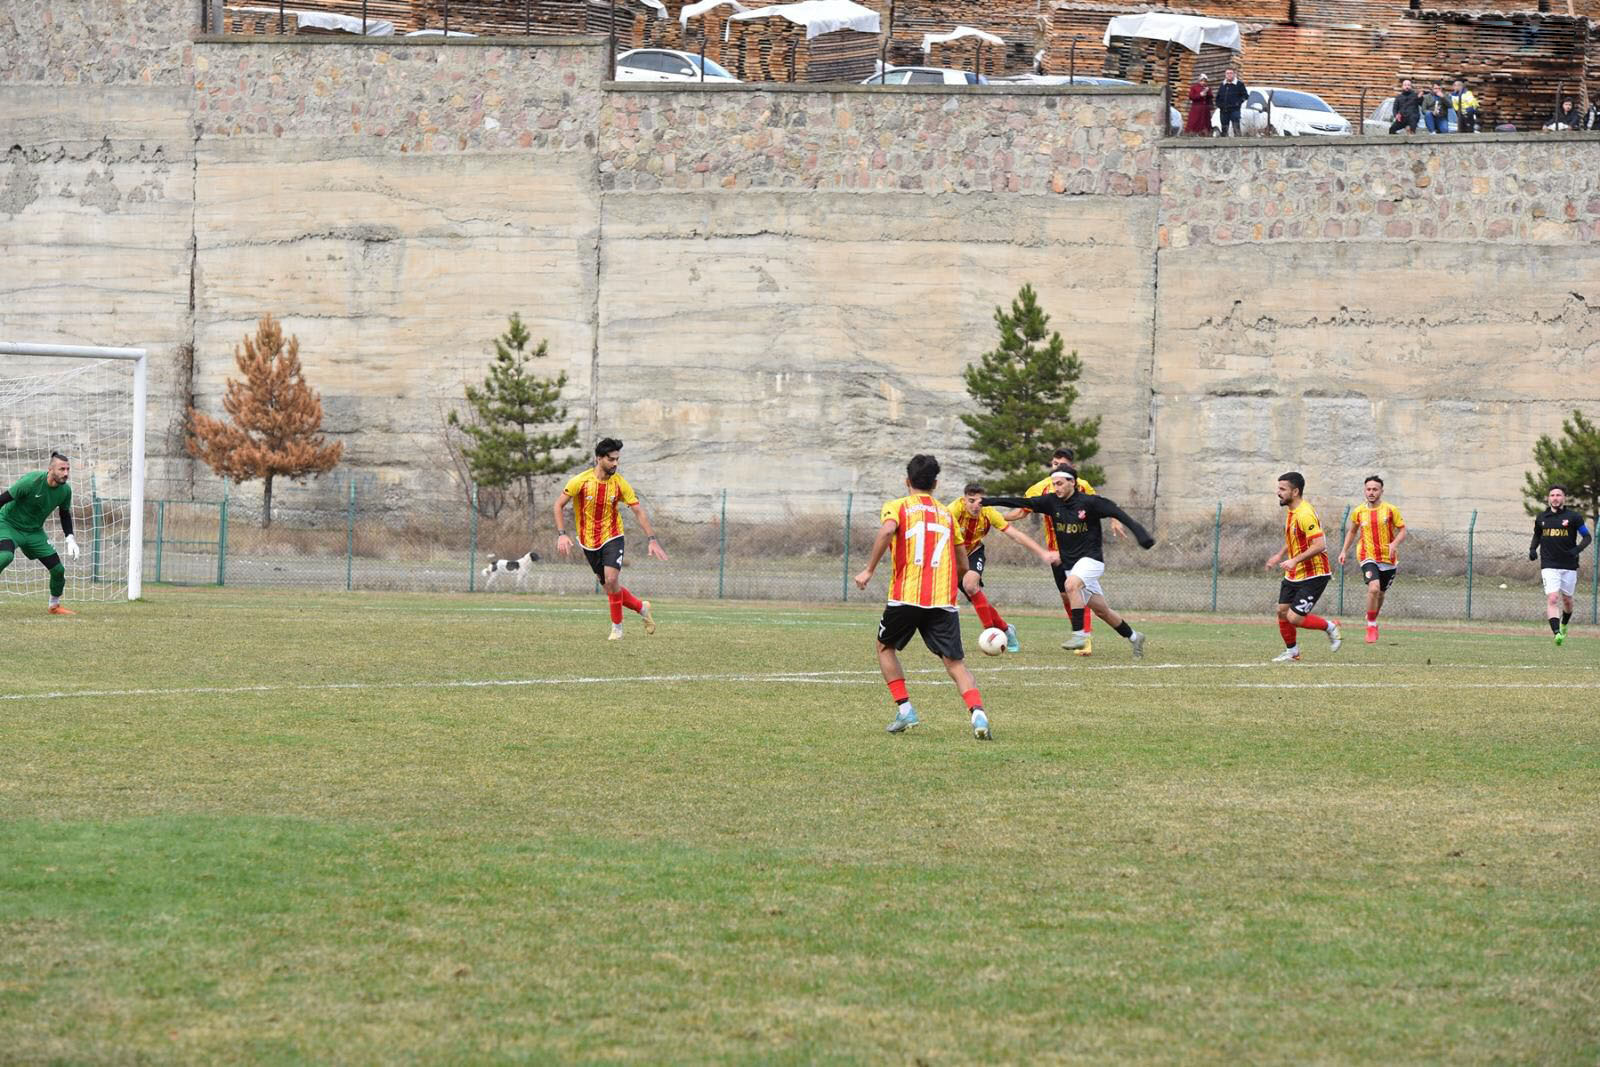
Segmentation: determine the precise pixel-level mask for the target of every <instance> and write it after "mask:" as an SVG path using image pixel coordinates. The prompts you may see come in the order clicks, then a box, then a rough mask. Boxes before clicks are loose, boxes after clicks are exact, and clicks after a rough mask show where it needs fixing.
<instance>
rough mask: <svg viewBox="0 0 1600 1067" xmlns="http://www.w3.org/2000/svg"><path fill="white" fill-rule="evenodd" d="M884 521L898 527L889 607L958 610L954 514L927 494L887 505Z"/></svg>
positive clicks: (890, 582) (913, 495) (906, 497)
mask: <svg viewBox="0 0 1600 1067" xmlns="http://www.w3.org/2000/svg"><path fill="white" fill-rule="evenodd" d="M882 517H883V521H885V522H893V523H894V524H895V526H896V530H895V534H894V547H893V552H894V577H892V578H890V579H889V603H891V604H910V605H913V606H914V607H919V608H950V609H951V610H954V609H955V606H956V555H955V538H954V531H955V521H954V520H953V519H952V518H951V517H950V510H949V509H948V508H946V507H945V506H944V505H943V504H941V503H939V502H938V501H937V500H935V499H934V498H933V497H932V496H930V495H929V494H927V493H912V494H911V495H910V496H903V497H901V498H899V499H898V500H891V501H889V502H888V503H886V504H884V505H883V511H882Z"/></svg>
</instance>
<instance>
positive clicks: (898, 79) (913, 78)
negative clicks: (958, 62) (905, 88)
mask: <svg viewBox="0 0 1600 1067" xmlns="http://www.w3.org/2000/svg"><path fill="white" fill-rule="evenodd" d="M861 84H862V85H988V84H989V79H988V78H986V77H984V76H983V75H982V74H974V73H972V72H971V71H969V70H955V69H953V68H951V67H890V68H889V69H888V70H885V71H882V72H881V73H878V74H874V75H873V76H872V77H870V78H867V79H865V80H864V81H862V83H861Z"/></svg>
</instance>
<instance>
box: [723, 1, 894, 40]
mask: <svg viewBox="0 0 1600 1067" xmlns="http://www.w3.org/2000/svg"><path fill="white" fill-rule="evenodd" d="M773 15H776V16H778V17H779V18H782V19H788V20H789V21H790V22H792V23H794V24H795V25H796V26H804V27H805V28H806V40H808V41H809V40H811V38H813V37H820V36H821V35H823V34H824V33H832V32H834V31H835V30H857V31H859V32H861V33H877V32H878V13H877V12H876V11H874V10H872V9H871V8H869V7H862V6H861V5H860V4H856V3H851V0H800V3H798V4H774V5H772V6H771V7H760V8H756V9H755V10H754V11H741V12H739V13H738V14H737V15H729V16H728V25H729V27H731V26H732V24H733V23H735V22H748V21H749V20H751V19H764V18H770V17H772V16H773ZM722 36H723V39H724V40H726V39H727V36H728V30H727V28H724V29H723V31H722Z"/></svg>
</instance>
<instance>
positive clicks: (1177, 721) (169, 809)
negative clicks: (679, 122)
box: [0, 582, 1600, 1064]
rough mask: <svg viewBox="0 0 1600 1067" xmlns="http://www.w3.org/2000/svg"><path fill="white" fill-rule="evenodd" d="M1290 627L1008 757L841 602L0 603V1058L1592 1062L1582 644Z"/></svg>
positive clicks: (1590, 784) (1061, 680)
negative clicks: (1336, 633) (1296, 638)
mask: <svg viewBox="0 0 1600 1067" xmlns="http://www.w3.org/2000/svg"><path fill="white" fill-rule="evenodd" d="M643 584H645V583H643V582H641V585H643ZM1271 595H1272V589H1271V588H1270V586H1269V585H1266V584H1264V585H1263V601H1262V603H1263V612H1262V616H1261V618H1260V619H1259V620H1258V621H1255V622H1253V623H1251V624H1248V625H1243V624H1238V623H1234V624H1229V623H1226V622H1220V621H1218V620H1214V619H1203V618H1198V617H1196V618H1189V619H1181V620H1180V619H1173V618H1163V619H1152V620H1148V621H1141V620H1139V619H1138V618H1137V617H1135V622H1136V623H1138V624H1140V625H1141V626H1142V628H1145V629H1147V630H1148V631H1149V633H1150V634H1151V642H1150V646H1149V655H1148V658H1147V660H1146V661H1145V662H1144V663H1142V664H1139V665H1134V664H1133V663H1131V662H1130V660H1129V658H1128V651H1127V646H1126V644H1125V643H1124V642H1122V641H1121V640H1120V639H1118V638H1116V637H1115V636H1114V635H1112V634H1110V633H1108V632H1106V631H1105V630H1104V628H1103V627H1102V628H1100V629H1099V630H1097V633H1096V636H1097V640H1096V652H1097V654H1096V655H1095V657H1093V659H1091V660H1089V661H1081V660H1074V659H1073V658H1072V657H1070V656H1068V655H1067V654H1065V653H1063V652H1061V651H1060V650H1059V649H1058V648H1057V644H1058V643H1059V641H1060V640H1061V639H1062V637H1063V636H1064V629H1065V627H1064V625H1063V624H1062V623H1061V622H1060V621H1059V620H1057V619H1054V618H1046V617H1043V616H1019V617H1017V618H1016V619H1015V621H1016V622H1017V623H1018V628H1019V630H1020V631H1021V633H1022V638H1023V642H1024V651H1023V653H1022V654H1021V655H1018V656H1007V657H1002V658H999V659H986V658H984V657H981V656H977V655H975V654H974V656H973V658H972V665H973V667H974V669H975V670H976V672H977V674H978V677H979V681H980V684H981V686H982V689H983V693H984V696H985V702H986V704H987V705H988V707H989V708H990V711H991V715H992V719H993V723H994V730H995V740H994V741H993V742H992V743H988V744H983V743H979V742H975V741H974V740H973V739H972V737H971V736H970V733H969V731H968V729H967V726H966V719H965V716H964V714H962V711H961V706H960V700H959V697H958V696H957V694H956V692H955V689H954V687H953V686H952V685H951V684H950V682H949V681H948V680H947V679H946V678H945V676H944V674H943V671H942V670H941V669H940V668H939V666H938V664H937V662H936V661H935V660H934V659H933V658H932V657H931V656H930V655H929V654H928V653H927V652H926V651H925V650H923V649H922V648H921V647H920V644H916V645H913V647H912V648H910V649H908V650H907V652H906V654H905V657H904V659H905V663H906V666H907V667H908V669H909V670H910V671H911V676H910V685H911V694H912V698H913V700H914V701H915V702H916V704H917V706H918V709H919V712H920V714H921V716H922V719H923V722H924V725H923V726H922V727H921V728H920V729H919V730H917V731H913V732H912V733H910V734H909V735H907V736H903V737H890V736H887V735H886V734H885V733H884V731H883V727H884V725H885V724H886V723H887V722H888V721H889V719H890V718H891V717H892V713H893V707H892V704H891V703H890V701H889V700H888V697H887V694H886V691H885V689H884V686H883V684H882V682H881V681H880V680H879V678H878V676H877V670H876V665H875V662H874V658H873V654H872V636H873V628H874V624H875V622H876V609H874V608H872V607H867V606H851V607H839V608H832V607H827V606H805V605H780V604H749V603H745V604H734V603H704V602H695V603H691V602H662V603H658V604H657V605H656V608H657V614H658V617H659V619H660V621H661V628H660V632H658V633H657V634H656V635H655V636H654V637H648V638H647V637H645V636H644V635H643V633H642V632H641V630H640V627H639V625H638V622H637V620H636V619H635V618H634V617H632V616H630V617H629V621H628V626H629V630H628V636H627V638H626V639H625V640H623V641H621V642H618V643H608V642H606V641H605V640H604V637H605V631H606V621H605V617H604V600H603V599H602V598H588V599H582V600H555V599H536V598H531V597H508V596H497V597H493V598H489V597H483V596H479V597H476V598H473V597H467V596H415V595H381V594H366V595H362V594H357V595H349V594H342V595H317V594H304V593H296V594H271V593H254V592H252V593H239V592H236V591H233V590H200V591H178V590H173V589H167V588H159V587H158V588H156V589H153V590H151V591H150V592H149V599H148V600H147V601H146V602H143V603H138V604H116V605H91V606H86V607H85V608H84V612H83V614H82V615H81V616H79V617H77V618H73V619H61V618H49V617H47V616H45V615H44V614H43V611H42V605H41V604H39V603H36V602H33V601H31V600H30V601H28V602H26V603H24V602H22V601H19V600H15V599H8V600H7V601H6V602H4V603H0V623H3V625H4V628H5V631H6V636H7V642H6V654H5V661H4V662H5V670H4V679H3V681H0V752H3V753H4V758H3V761H0V813H3V821H0V1061H4V1062H8V1063H13V1062H18V1063H31V1062H57V1061H59V1062H74V1063H76V1062H97V1061H116V1062H133V1061H144V1060H156V1061H172V1060H178V1061H190V1062H198V1061H205V1062H219V1061H221V1062H227V1061H251V1062H306V1061H315V1062H363V1063H369V1062H380V1061H393V1060H406V1061H422V1062H480V1061H503V1060H530V1061H536V1062H559V1061H572V1060H599V1061H612V1062H621V1061H631V1062H641V1063H644V1062H648V1063H657V1062H695V1063H705V1062H755V1061H760V1062H777V1063H786V1062H787V1063H801V1062H805V1063H811V1062H839V1063H853V1062H872V1063H876V1062H893V1063H927V1064H945V1063H961V1062H1016V1063H1035V1062H1065V1061H1077V1062H1105V1061H1111V1060H1115V1061H1126V1062H1151V1063H1189V1062H1195V1061H1202V1062H1235V1061H1241V1060H1247V1061H1254V1062H1286V1061H1292V1062H1306V1061H1319V1062H1329V1063H1342V1062H1376V1063H1395V1062H1407V1063H1416V1062H1449V1063H1463V1062H1465V1063H1475V1062H1483V1063H1488V1062H1496V1063H1499V1062H1543V1063H1589V1064H1592V1063H1594V1062H1595V1061H1596V1058H1597V1057H1600V875H1597V871H1600V864H1597V860H1600V814H1597V813H1600V715H1597V700H1596V693H1597V684H1596V683H1597V682H1600V655H1597V653H1600V640H1596V639H1594V637H1592V636H1591V633H1586V632H1576V633H1575V634H1574V636H1573V638H1572V639H1571V640H1569V642H1568V644H1567V646H1566V647H1565V648H1560V649H1558V648H1555V647H1553V645H1552V642H1551V640H1550V637H1549V634H1548V632H1547V631H1545V630H1544V629H1543V628H1542V627H1540V626H1536V625H1534V624H1532V623H1530V624H1528V625H1526V626H1523V627H1500V628H1498V629H1497V630H1496V631H1495V632H1489V631H1488V630H1486V629H1482V630H1478V631H1471V630H1464V629H1454V628H1450V627H1447V626H1441V625H1434V626H1428V627H1416V628H1411V627H1407V625H1406V624H1405V621H1404V620H1403V619H1396V620H1393V623H1392V625H1391V626H1389V627H1388V628H1386V629H1385V631H1384V638H1383V640H1382V642H1381V643H1379V644H1378V645H1376V646H1367V645H1364V644H1363V643H1362V641H1361V633H1360V627H1359V616H1350V617H1347V619H1346V622H1347V626H1346V633H1347V640H1346V643H1345V647H1344V648H1343V650H1341V651H1340V652H1339V653H1338V654H1337V655H1331V654H1330V653H1329V651H1328V649H1327V646H1326V642H1325V641H1324V640H1323V638H1322V636H1321V635H1320V634H1313V635H1310V637H1311V638H1312V639H1311V640H1308V641H1307V642H1306V643H1305V648H1306V658H1305V661H1304V662H1302V663H1301V664H1298V665H1289V666H1284V665H1272V664H1268V663H1267V662H1266V660H1267V659H1268V658H1269V657H1270V656H1272V655H1274V654H1275V653H1276V652H1277V651H1279V650H1280V649H1281V647H1282V646H1281V643H1280V642H1279V641H1278V638H1277V634H1276V631H1275V629H1274V627H1273V626H1272V624H1271V621H1270V619H1269V618H1268V613H1269V612H1270V603H1269V601H1270V600H1271ZM1529 603H1530V615H1532V614H1533V613H1534V612H1536V611H1537V608H1538V604H1537V597H1536V596H1534V595H1532V594H1530V596H1529ZM1001 606H1002V607H1004V605H1001ZM1135 616H1137V613H1135ZM966 622H967V624H968V642H969V648H972V649H973V650H974V652H975V642H973V640H972V639H973V638H974V637H975V631H974V629H973V628H972V622H973V620H972V618H971V616H970V614H968V615H967V617H966ZM1352 622H1354V623H1355V625H1351V623H1352Z"/></svg>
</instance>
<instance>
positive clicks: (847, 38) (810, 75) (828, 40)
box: [720, 18, 880, 82]
mask: <svg viewBox="0 0 1600 1067" xmlns="http://www.w3.org/2000/svg"><path fill="white" fill-rule="evenodd" d="M879 43H880V38H879V36H878V34H875V33H860V32H858V31H856V30H835V31H834V32H833V33H824V34H821V35H820V36H817V37H813V38H811V39H810V40H809V41H808V40H806V31H805V27H804V26H797V25H795V24H794V23H792V22H788V21H787V20H784V19H778V18H771V19H755V20H751V21H747V22H735V23H733V24H732V29H731V32H730V33H729V38H728V41H727V42H726V43H724V44H723V46H722V58H721V60H720V62H721V63H722V65H723V66H725V67H727V68H728V69H729V70H730V71H732V72H733V75H734V76H735V77H737V78H739V79H740V80H742V81H754V82H859V81H862V80H864V79H866V78H869V77H871V76H872V73H873V71H874V70H875V69H876V64H877V62H878V48H879Z"/></svg>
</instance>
